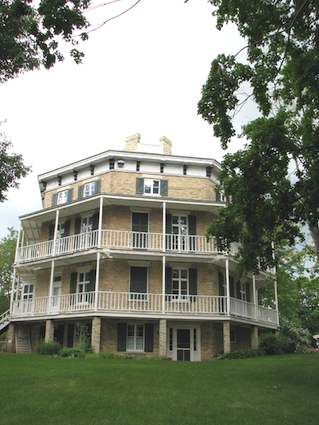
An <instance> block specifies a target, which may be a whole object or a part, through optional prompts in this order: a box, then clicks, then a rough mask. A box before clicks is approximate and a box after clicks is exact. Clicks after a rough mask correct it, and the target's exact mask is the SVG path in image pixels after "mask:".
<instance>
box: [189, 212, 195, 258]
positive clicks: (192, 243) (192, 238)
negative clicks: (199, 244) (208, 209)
mask: <svg viewBox="0 0 319 425" xmlns="http://www.w3.org/2000/svg"><path fill="white" fill-rule="evenodd" d="M188 234H189V235H190V236H189V249H190V250H191V251H196V238H195V236H192V235H196V216H195V215H189V216H188Z"/></svg>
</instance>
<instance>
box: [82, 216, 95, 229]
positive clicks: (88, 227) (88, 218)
mask: <svg viewBox="0 0 319 425" xmlns="http://www.w3.org/2000/svg"><path fill="white" fill-rule="evenodd" d="M84 220H86V221H87V222H89V224H86V229H85V230H83V221H84ZM90 220H91V223H90ZM92 231H93V214H86V215H82V216H81V228H80V233H88V232H92Z"/></svg>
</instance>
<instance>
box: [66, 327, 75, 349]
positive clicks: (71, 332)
mask: <svg viewBox="0 0 319 425" xmlns="http://www.w3.org/2000/svg"><path fill="white" fill-rule="evenodd" d="M66 326H67V327H68V328H67V330H68V335H67V343H66V345H67V347H73V338H74V323H69V324H68V325H66Z"/></svg>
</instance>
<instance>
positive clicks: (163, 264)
mask: <svg viewBox="0 0 319 425" xmlns="http://www.w3.org/2000/svg"><path fill="white" fill-rule="evenodd" d="M165 271H166V257H165V255H163V257H162V313H163V314H165Z"/></svg>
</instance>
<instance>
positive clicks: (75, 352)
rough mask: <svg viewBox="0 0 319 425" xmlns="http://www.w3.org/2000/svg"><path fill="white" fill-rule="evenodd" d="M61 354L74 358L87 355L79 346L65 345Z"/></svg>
mask: <svg viewBox="0 0 319 425" xmlns="http://www.w3.org/2000/svg"><path fill="white" fill-rule="evenodd" d="M59 356H60V357H67V358H72V359H83V358H84V357H85V351H84V350H83V349H82V348H78V347H72V348H71V347H70V348H68V347H65V348H62V349H61V350H60V351H59Z"/></svg>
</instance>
